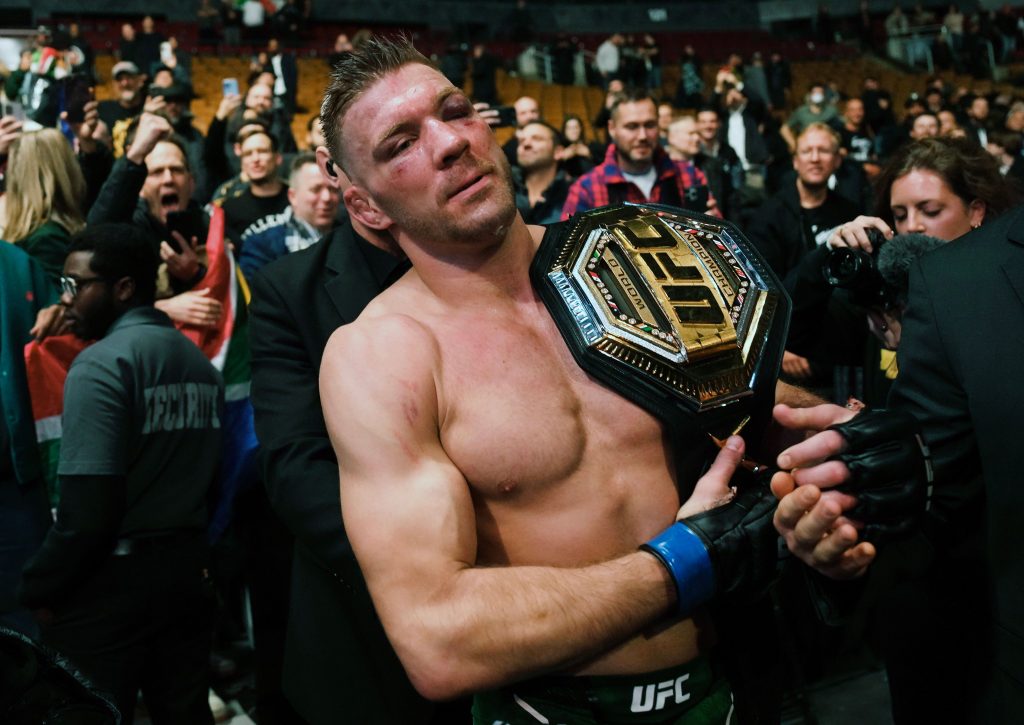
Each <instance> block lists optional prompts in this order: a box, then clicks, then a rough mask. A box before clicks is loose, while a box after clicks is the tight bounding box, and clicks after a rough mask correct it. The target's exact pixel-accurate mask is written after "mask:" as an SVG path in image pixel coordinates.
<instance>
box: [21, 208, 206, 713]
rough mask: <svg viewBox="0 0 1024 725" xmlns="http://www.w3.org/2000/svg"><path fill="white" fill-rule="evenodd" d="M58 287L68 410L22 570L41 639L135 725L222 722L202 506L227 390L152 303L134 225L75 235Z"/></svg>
mask: <svg viewBox="0 0 1024 725" xmlns="http://www.w3.org/2000/svg"><path fill="white" fill-rule="evenodd" d="M70 250H71V251H70V253H69V254H68V257H67V260H66V261H65V263H64V276H63V277H62V278H61V286H62V288H63V293H62V295H61V303H62V304H63V305H64V306H65V307H66V309H67V313H66V316H65V319H66V320H67V322H68V323H69V325H70V328H71V332H72V333H73V334H75V335H76V336H77V337H79V338H82V339H84V340H97V342H96V343H95V344H94V345H92V346H90V347H88V348H86V349H85V350H84V351H82V352H81V353H80V354H79V355H78V356H77V357H76V358H75V361H74V362H73V363H72V365H71V368H70V370H69V371H68V375H67V381H66V383H65V386H64V412H63V415H62V417H61V428H62V432H63V438H62V440H61V451H60V463H59V466H58V469H57V472H58V475H59V477H60V491H61V497H60V503H59V504H58V506H57V518H56V521H55V522H54V524H53V526H52V527H51V528H50V530H49V532H48V533H47V535H46V538H45V540H44V541H43V545H42V547H41V548H40V549H39V551H38V553H37V554H36V555H35V556H34V557H33V558H32V559H31V561H29V563H28V565H27V566H26V567H25V571H24V574H23V576H22V582H21V588H20V592H19V594H20V598H21V601H22V602H23V603H24V604H25V605H26V606H28V607H30V608H31V609H33V610H35V613H36V618H37V619H38V620H39V621H40V624H41V627H42V639H43V642H45V643H46V644H47V645H49V646H51V647H52V648H54V649H55V650H57V651H58V652H60V653H61V654H62V655H64V656H65V657H67V658H68V659H70V660H71V662H72V664H74V665H75V667H77V668H78V669H79V670H81V671H82V673H83V674H85V676H86V677H87V678H88V679H89V680H90V681H91V682H92V684H93V685H95V686H96V687H97V688H98V689H100V690H104V691H106V692H109V693H110V694H111V695H112V697H113V700H114V702H115V703H116V704H117V707H118V709H119V710H120V712H121V715H122V718H123V720H122V721H123V722H126V723H131V722H132V717H133V715H134V711H135V703H136V698H137V694H138V692H139V690H140V689H141V690H142V694H143V698H144V699H145V702H146V707H147V709H148V711H149V716H150V718H152V720H153V722H165V723H172V722H175V723H184V722H188V723H200V724H201V723H210V724H211V725H212V723H213V717H212V716H211V714H210V708H209V705H208V703H207V696H208V689H207V688H208V678H209V675H208V672H209V669H208V668H209V653H210V640H211V633H212V624H213V605H214V600H213V592H212V589H211V588H210V581H209V574H208V566H209V563H208V561H207V558H208V552H207V543H206V522H207V514H206V497H207V493H208V488H209V486H210V484H211V483H212V482H213V480H214V476H215V475H216V473H217V468H218V463H219V459H220V447H221V416H222V412H223V411H222V408H223V403H224V384H223V381H222V380H221V376H220V374H219V373H218V372H217V371H216V369H214V367H213V365H211V364H210V362H209V361H208V360H207V359H206V357H205V356H204V355H203V353H202V352H201V351H200V350H199V348H198V347H196V346H195V345H194V344H192V342H190V341H189V340H188V339H187V338H186V337H184V336H183V335H182V334H181V333H179V332H178V331H177V330H176V329H174V327H173V326H172V325H171V321H170V320H169V319H168V318H167V316H166V315H165V314H163V313H162V312H160V311H159V310H156V309H154V308H153V298H154V293H155V282H156V274H157V264H158V262H159V259H158V257H157V255H156V252H155V250H154V249H153V248H152V247H151V246H150V245H149V244H147V243H146V239H145V237H144V236H143V234H142V233H141V232H140V231H139V230H138V229H137V228H135V227H133V226H131V225H129V224H100V225H96V226H91V225H90V226H89V227H87V228H86V229H85V230H84V231H82V232H79V233H78V234H77V235H76V236H75V238H73V239H72V242H71V247H70Z"/></svg>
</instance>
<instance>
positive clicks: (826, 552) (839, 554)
mask: <svg viewBox="0 0 1024 725" xmlns="http://www.w3.org/2000/svg"><path fill="white" fill-rule="evenodd" d="M783 475H785V474H778V473H777V474H775V476H774V477H773V478H772V492H773V493H774V494H775V495H776V496H778V497H779V498H780V499H781V500H780V501H779V507H778V508H777V509H776V510H775V520H774V524H775V528H776V530H777V531H778V532H779V533H780V534H781V535H782V538H783V540H785V542H786V547H787V548H788V549H789V550H790V552H792V554H793V555H794V556H795V557H797V558H798V559H800V561H802V562H803V563H805V564H807V566H809V567H811V568H812V569H815V570H816V571H819V572H821V573H822V574H824V575H825V576H827V577H830V578H832V579H853V578H856V577H859V576H861V575H862V574H864V572H865V571H867V568H868V566H869V565H870V564H871V562H872V561H873V560H874V558H875V553H876V551H875V547H874V545H873V544H871V543H870V542H867V541H860V542H858V536H859V535H858V531H857V528H856V526H855V525H854V523H853V522H852V521H850V520H849V519H848V518H846V517H845V516H844V515H843V512H844V511H847V510H849V509H850V508H852V507H853V506H854V505H855V504H856V501H855V500H854V498H853V496H850V495H848V494H844V493H840V492H838V491H825V492H822V491H821V489H819V488H818V487H816V486H810V485H807V486H798V487H796V488H790V489H789V492H788V493H785V494H783V491H784V490H786V489H785V488H784V487H783V486H782V485H777V484H781V483H782V482H783V479H782V478H781V476H783ZM788 481H789V482H790V483H791V482H792V478H791V477H790V478H789V479H788Z"/></svg>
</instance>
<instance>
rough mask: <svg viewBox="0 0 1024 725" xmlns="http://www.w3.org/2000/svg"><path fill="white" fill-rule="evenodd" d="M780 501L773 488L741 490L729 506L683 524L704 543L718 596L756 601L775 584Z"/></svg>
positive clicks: (698, 515) (762, 485) (691, 518)
mask: <svg viewBox="0 0 1024 725" xmlns="http://www.w3.org/2000/svg"><path fill="white" fill-rule="evenodd" d="M778 503H779V502H778V500H777V499H776V498H775V496H773V495H772V492H771V490H770V489H769V488H768V486H767V485H765V484H764V483H761V482H757V483H755V484H753V485H748V486H741V487H740V488H739V490H738V491H737V493H736V496H735V498H733V500H732V501H730V502H729V503H727V504H725V505H723V506H718V507H716V508H713V509H710V510H708V511H704V512H703V513H699V514H695V515H693V516H690V517H688V518H685V519H683V520H682V521H681V522H680V523H682V524H683V525H684V526H687V527H689V528H690V529H691V530H693V531H694V532H695V533H696V534H697V536H699V537H700V538H701V541H703V542H704V546H705V547H706V548H707V550H708V556H709V557H710V559H711V566H712V567H713V568H714V571H715V594H716V596H721V595H728V596H743V597H751V596H754V595H757V594H760V593H761V592H762V591H764V589H765V588H766V587H767V586H768V585H769V584H771V582H772V580H773V579H774V578H775V570H776V564H777V562H778V557H779V532H778V531H777V530H776V529H775V524H774V523H773V522H772V519H773V518H774V516H775V507H776V506H777V505H778Z"/></svg>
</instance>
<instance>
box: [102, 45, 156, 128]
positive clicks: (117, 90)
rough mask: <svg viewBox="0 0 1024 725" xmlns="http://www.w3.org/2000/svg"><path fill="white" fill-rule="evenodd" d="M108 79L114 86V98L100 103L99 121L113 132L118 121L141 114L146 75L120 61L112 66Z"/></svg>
mask: <svg viewBox="0 0 1024 725" xmlns="http://www.w3.org/2000/svg"><path fill="white" fill-rule="evenodd" d="M110 77H111V79H112V82H113V86H114V98H112V99H110V100H106V101H100V104H99V111H100V120H101V121H103V123H104V124H105V125H106V127H107V129H108V130H109V131H110V132H113V130H114V125H115V124H116V123H117V122H118V121H123V120H125V119H127V118H132V117H134V116H138V115H139V114H140V113H142V104H143V103H144V102H145V100H146V94H145V93H144V92H143V88H144V87H145V85H146V75H145V73H143V72H141V71H140V70H139V67H138V66H137V65H135V64H134V63H132V62H131V61H130V60H122V61H121V62H120V63H117V64H115V65H114V69H113V71H112V72H111V73H110Z"/></svg>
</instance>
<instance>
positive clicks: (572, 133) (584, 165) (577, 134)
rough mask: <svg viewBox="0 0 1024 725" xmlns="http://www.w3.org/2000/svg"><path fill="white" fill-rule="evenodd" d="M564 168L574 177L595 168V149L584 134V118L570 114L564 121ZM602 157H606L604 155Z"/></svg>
mask: <svg viewBox="0 0 1024 725" xmlns="http://www.w3.org/2000/svg"><path fill="white" fill-rule="evenodd" d="M562 139H563V140H564V141H565V150H564V151H563V153H562V170H563V171H564V172H565V173H566V174H567V175H568V176H570V177H572V178H573V179H575V178H577V177H579V176H583V174H585V173H587V172H588V171H590V170H591V169H592V168H594V150H593V148H592V146H591V144H589V143H587V140H586V137H585V135H584V128H583V119H581V118H580V117H579V116H576V115H573V114H570V115H567V116H566V117H565V121H563V122H562ZM601 158H604V157H603V156H602V157H601Z"/></svg>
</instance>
